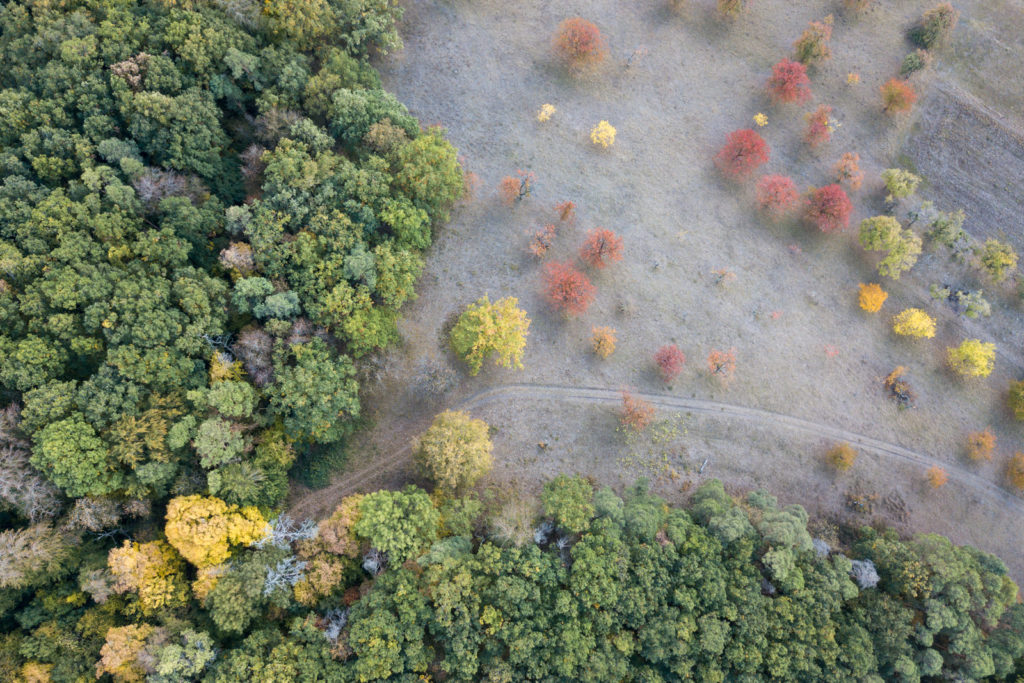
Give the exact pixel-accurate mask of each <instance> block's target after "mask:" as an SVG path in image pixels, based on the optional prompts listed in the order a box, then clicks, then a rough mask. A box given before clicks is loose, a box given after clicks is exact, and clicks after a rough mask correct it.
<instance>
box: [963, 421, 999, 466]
mask: <svg viewBox="0 0 1024 683" xmlns="http://www.w3.org/2000/svg"><path fill="white" fill-rule="evenodd" d="M995 448H996V435H995V434H993V433H992V430H991V429H985V430H983V431H980V432H971V433H970V434H968V435H967V457H968V458H970V459H971V460H975V461H978V460H991V459H992V451H994V450H995Z"/></svg>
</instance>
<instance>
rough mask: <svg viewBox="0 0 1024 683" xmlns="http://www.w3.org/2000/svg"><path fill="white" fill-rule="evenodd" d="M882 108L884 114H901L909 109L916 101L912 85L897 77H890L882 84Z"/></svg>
mask: <svg viewBox="0 0 1024 683" xmlns="http://www.w3.org/2000/svg"><path fill="white" fill-rule="evenodd" d="M880 90H881V93H882V109H883V111H885V113H886V114H889V115H893V114H902V113H904V112H908V111H910V108H911V107H913V106H914V102H917V93H916V92H914V86H912V85H911V84H910V83H909V82H908V81H905V80H902V79H899V78H890V79H889V80H888V81H886V82H885V83H883V84H882V86H881V88H880Z"/></svg>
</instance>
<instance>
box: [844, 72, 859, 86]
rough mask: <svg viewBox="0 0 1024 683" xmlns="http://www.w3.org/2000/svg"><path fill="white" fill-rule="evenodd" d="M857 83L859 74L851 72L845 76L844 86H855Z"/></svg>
mask: <svg viewBox="0 0 1024 683" xmlns="http://www.w3.org/2000/svg"><path fill="white" fill-rule="evenodd" d="M858 83H860V74H859V73H855V72H853V71H851V72H850V73H848V74H846V84H847V85H857V84H858Z"/></svg>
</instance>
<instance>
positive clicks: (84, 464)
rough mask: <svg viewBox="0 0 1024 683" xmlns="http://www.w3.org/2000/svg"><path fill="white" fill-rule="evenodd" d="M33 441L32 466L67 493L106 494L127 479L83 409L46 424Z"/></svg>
mask: <svg viewBox="0 0 1024 683" xmlns="http://www.w3.org/2000/svg"><path fill="white" fill-rule="evenodd" d="M33 442H34V444H33V447H32V460H31V462H32V466H33V467H36V468H37V469H39V470H40V471H41V472H43V474H45V475H46V476H47V478H48V479H49V480H50V481H52V482H53V483H54V484H56V485H57V486H59V487H60V488H61V489H62V490H63V491H64V492H65V493H66V494H67V495H68V496H71V497H73V498H77V497H80V496H103V495H106V494H108V493H113V492H115V491H117V490H118V489H119V488H120V487H121V486H122V485H123V483H124V479H123V477H122V476H121V473H120V472H119V471H118V469H117V467H116V465H115V463H114V462H113V459H112V458H111V456H110V452H109V451H108V449H107V447H106V444H104V443H103V441H102V440H100V438H99V437H97V436H96V431H95V430H94V429H93V428H92V426H90V425H89V423H87V422H86V421H85V419H84V418H83V416H82V414H81V413H73V414H72V415H71V417H68V418H65V419H63V420H58V421H57V422H51V423H50V424H48V425H46V427H44V428H43V429H41V430H39V431H38V432H37V433H36V435H35V436H34V437H33Z"/></svg>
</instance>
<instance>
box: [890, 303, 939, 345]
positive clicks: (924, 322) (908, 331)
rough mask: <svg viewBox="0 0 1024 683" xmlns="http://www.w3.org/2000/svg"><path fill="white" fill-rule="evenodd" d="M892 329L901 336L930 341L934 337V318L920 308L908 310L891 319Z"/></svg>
mask: <svg viewBox="0 0 1024 683" xmlns="http://www.w3.org/2000/svg"><path fill="white" fill-rule="evenodd" d="M892 329H893V332H895V333H896V334H900V335H903V336H907V337H926V338H928V339H931V338H932V337H934V336H935V318H933V317H931V316H930V315H928V314H927V313H925V312H924V311H922V310H921V309H920V308H908V309H906V310H903V311H900V312H899V313H898V314H896V315H895V316H894V317H893V319H892Z"/></svg>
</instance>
